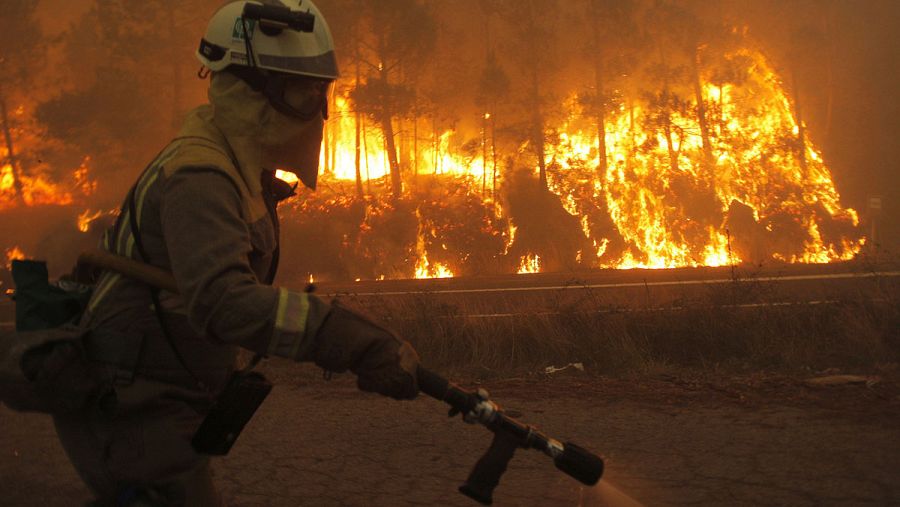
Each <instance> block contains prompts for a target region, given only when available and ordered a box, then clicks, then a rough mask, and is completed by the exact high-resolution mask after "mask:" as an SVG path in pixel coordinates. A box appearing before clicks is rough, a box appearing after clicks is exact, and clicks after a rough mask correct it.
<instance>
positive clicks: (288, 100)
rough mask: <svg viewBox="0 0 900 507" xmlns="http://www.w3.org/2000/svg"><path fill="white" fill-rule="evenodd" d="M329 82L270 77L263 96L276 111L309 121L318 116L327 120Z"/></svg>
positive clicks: (304, 78) (301, 78) (288, 76)
mask: <svg viewBox="0 0 900 507" xmlns="http://www.w3.org/2000/svg"><path fill="white" fill-rule="evenodd" d="M330 86H331V81H326V80H323V79H314V78H308V77H300V76H290V75H284V74H281V75H271V76H270V77H269V79H268V83H267V84H266V90H265V94H266V97H267V98H268V99H269V102H270V103H271V104H272V107H274V108H275V110H276V111H278V112H279V113H282V114H284V115H287V116H291V117H293V118H298V119H300V120H303V121H309V120H312V119H314V118H316V117H317V116H318V115H319V114H321V115H322V119H323V120H327V119H328V92H329V88H330Z"/></svg>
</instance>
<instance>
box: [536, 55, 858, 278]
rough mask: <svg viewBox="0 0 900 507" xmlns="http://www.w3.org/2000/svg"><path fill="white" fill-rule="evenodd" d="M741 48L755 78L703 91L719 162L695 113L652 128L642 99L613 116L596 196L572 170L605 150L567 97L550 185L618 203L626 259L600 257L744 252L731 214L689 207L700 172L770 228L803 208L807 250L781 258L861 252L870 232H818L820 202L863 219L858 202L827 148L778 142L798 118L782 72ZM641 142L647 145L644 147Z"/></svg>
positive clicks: (573, 198)
mask: <svg viewBox="0 0 900 507" xmlns="http://www.w3.org/2000/svg"><path fill="white" fill-rule="evenodd" d="M734 56H742V57H747V58H749V59H751V61H752V62H753V68H752V69H751V70H752V72H751V73H750V75H751V78H750V81H749V82H748V83H747V84H745V85H744V86H743V87H742V88H741V89H739V88H738V87H736V86H734V85H728V84H725V85H722V86H715V85H713V84H709V83H706V84H705V85H704V86H703V90H704V97H705V98H706V100H707V101H710V102H713V103H715V104H716V110H715V113H716V114H717V115H718V117H717V118H714V119H712V123H714V124H715V125H714V127H713V128H714V129H715V131H714V132H713V134H712V135H710V140H711V144H712V146H711V152H712V153H713V154H714V160H712V161H711V163H712V167H711V168H705V167H704V156H703V141H702V137H701V135H700V132H701V129H700V125H699V123H698V120H697V118H696V117H694V116H693V115H682V114H681V113H679V112H674V111H673V112H671V116H670V118H671V123H672V124H673V125H676V126H678V130H679V131H680V132H681V134H680V135H679V136H667V135H665V134H664V133H663V132H662V131H661V130H660V129H653V128H649V129H648V128H647V124H648V123H649V122H648V121H646V118H649V117H650V116H651V115H650V113H649V112H648V111H644V110H643V109H642V108H641V107H640V106H637V105H633V106H632V107H631V108H627V106H626V105H623V106H622V107H621V108H619V109H618V110H617V111H614V112H613V114H612V115H611V116H612V117H611V118H608V124H607V129H606V130H607V132H606V137H605V140H606V145H607V149H608V153H607V159H608V167H607V170H606V172H605V174H602V175H600V176H601V177H600V178H596V179H595V181H594V188H593V192H592V195H590V197H589V198H588V199H584V198H583V197H580V196H577V195H575V194H574V192H572V190H571V187H572V185H571V184H568V182H567V181H566V179H567V178H569V179H571V178H572V177H575V175H574V174H573V175H570V174H567V173H570V172H572V173H577V172H579V170H580V169H583V168H585V167H589V168H593V167H598V166H599V165H600V160H599V156H598V154H597V153H598V152H597V149H596V146H597V144H596V135H595V134H594V133H593V131H589V130H587V129H579V128H577V127H576V126H575V125H576V124H577V121H578V119H579V118H580V115H581V112H580V111H579V107H578V106H577V105H575V103H576V102H577V97H576V96H572V97H570V98H569V99H568V100H567V104H568V110H569V111H570V115H569V120H568V121H567V123H566V125H564V126H563V128H562V129H560V130H561V133H560V134H559V137H558V142H557V143H554V144H552V145H551V149H550V150H549V151H548V154H547V159H546V162H547V164H548V165H551V166H553V167H555V168H557V171H556V172H552V173H551V174H550V182H549V189H550V190H551V191H552V192H554V193H556V194H557V195H558V196H559V198H560V201H561V204H562V205H563V207H564V208H565V209H566V210H567V211H568V212H569V213H570V214H572V215H575V216H579V215H581V213H582V210H583V209H585V208H586V207H587V206H586V204H589V202H594V203H597V202H599V203H601V204H602V205H605V207H606V209H608V210H609V216H610V218H611V219H612V220H613V222H614V223H615V225H616V229H617V232H618V233H619V234H620V235H621V236H622V237H623V239H624V240H625V243H626V244H627V245H628V249H627V250H626V251H624V252H623V254H622V255H621V256H620V257H619V258H617V259H608V260H606V261H601V262H600V263H599V264H600V266H603V267H616V268H620V269H627V268H638V267H640V268H672V267H680V266H699V265H705V266H721V265H725V264H729V263H736V262H740V261H741V259H740V258H739V257H738V256H737V255H736V254H735V253H734V252H733V251H731V249H730V246H729V241H728V238H727V237H726V236H727V234H726V231H725V228H724V224H722V223H713V224H705V225H704V224H698V223H696V222H694V223H691V222H692V221H693V219H692V218H691V217H689V216H685V215H686V209H685V206H686V205H687V204H686V201H688V200H689V198H684V201H685V202H681V201H680V199H679V196H678V195H677V192H678V190H677V189H676V188H675V187H676V185H677V184H678V182H679V181H689V182H691V185H692V190H695V191H698V192H703V191H707V192H712V195H713V196H714V202H715V205H716V206H717V207H718V210H719V211H720V212H721V213H722V214H723V215H726V214H727V212H728V210H729V207H730V206H731V205H732V203H740V204H742V205H745V206H749V207H750V208H751V209H752V211H753V216H754V218H755V219H756V220H757V222H758V223H759V224H765V225H767V226H768V227H769V230H770V231H771V230H772V229H771V220H773V219H774V218H773V217H776V216H778V215H787V216H791V217H794V218H793V220H794V222H796V223H799V224H802V227H803V229H804V230H805V231H806V234H807V237H806V238H805V239H801V240H800V241H802V244H803V253H802V254H799V255H797V254H794V255H790V256H784V255H782V254H777V253H776V254H774V255H773V257H774V258H776V259H783V260H788V261H789V262H807V263H825V262H831V261H835V260H849V259H851V258H853V256H854V255H856V254H857V253H858V252H859V250H860V248H861V247H862V245H863V243H864V240H856V241H852V240H844V241H842V242H841V243H840V244H839V245H829V244H826V242H825V241H824V240H823V237H822V235H821V234H820V233H819V229H818V225H817V223H816V221H815V219H814V215H813V212H812V211H811V210H812V208H813V207H814V206H815V205H821V206H822V208H824V209H825V210H826V211H827V213H828V214H830V215H831V217H833V218H835V219H838V220H843V221H845V222H847V223H852V225H853V226H854V227H855V226H857V225H858V223H859V220H858V217H857V214H856V211H855V210H853V209H850V208H843V207H842V206H841V205H840V197H839V195H838V193H837V191H836V189H835V186H834V182H833V181H832V178H831V173H830V171H829V170H828V168H827V166H826V165H825V163H824V161H823V157H822V155H821V153H820V152H819V151H818V150H817V149H816V148H815V147H814V146H813V145H812V143H810V142H809V141H808V140H807V142H806V148H805V154H804V156H805V167H803V165H804V163H803V162H801V161H799V157H796V156H790V154H789V153H785V151H786V150H780V151H781V152H779V149H778V147H779V146H782V145H784V143H785V139H786V138H787V137H788V136H787V133H790V134H791V136H796V135H797V134H798V132H799V126H798V124H797V123H796V120H795V118H794V116H793V113H792V110H791V104H790V101H789V100H788V98H787V95H786V94H785V91H784V89H783V88H782V86H781V84H780V82H779V81H778V79H777V77H776V76H775V74H774V72H773V71H772V70H771V69H770V68H769V66H768V64H767V63H766V62H765V60H764V59H763V58H762V56H761V55H759V54H756V53H754V52H752V51H750V50H742V51H739V52H737V53H736V54H735V55H732V57H734ZM634 118H642V119H644V121H642V122H641V121H634V120H633V119H634ZM670 140H671V146H670ZM635 146H640V147H643V148H642V149H639V150H636V149H635ZM672 152H675V153H676V154H677V155H676V159H677V166H676V165H675V164H673V163H672V159H671V154H672ZM535 170H537V169H536V168H535ZM581 172H583V171H581ZM585 201H589V202H588V203H586V202H585ZM584 218H585V217H584V216H583V215H582V225H583V229H584V232H585V236H586V237H587V238H590V239H591V240H592V241H593V243H594V245H595V247H596V248H598V258H602V257H603V256H604V253H605V250H606V245H607V244H606V243H604V240H605V239H607V238H604V237H595V235H594V234H593V233H592V231H591V230H590V227H589V224H588V222H587V221H586V220H585V219H584ZM698 226H701V227H698ZM689 238H690V239H689ZM704 238H705V239H704Z"/></svg>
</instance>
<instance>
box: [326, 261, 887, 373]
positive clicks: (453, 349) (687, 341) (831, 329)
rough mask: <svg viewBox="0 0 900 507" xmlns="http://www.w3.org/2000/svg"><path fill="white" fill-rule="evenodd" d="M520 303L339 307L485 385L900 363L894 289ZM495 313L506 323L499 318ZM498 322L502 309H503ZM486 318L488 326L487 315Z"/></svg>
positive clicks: (750, 289)
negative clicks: (573, 368) (785, 301)
mask: <svg viewBox="0 0 900 507" xmlns="http://www.w3.org/2000/svg"><path fill="white" fill-rule="evenodd" d="M583 299H584V300H583V301H581V302H579V303H578V304H568V305H563V304H558V305H556V306H553V305H552V304H551V308H549V309H548V308H546V307H545V308H542V309H531V310H529V309H528V308H521V307H516V302H515V301H508V302H507V301H503V300H500V301H498V300H496V299H493V300H491V301H490V302H482V303H480V304H479V303H478V302H472V301H467V300H463V299H459V300H449V301H448V300H447V299H446V298H445V299H444V300H443V302H437V301H436V298H434V297H432V296H429V295H427V294H425V295H421V296H418V297H415V298H411V299H406V300H402V301H400V300H391V299H387V298H385V299H377V300H374V301H373V300H371V299H369V300H366V301H362V300H357V301H355V300H354V299H353V298H352V297H350V298H346V299H344V302H345V303H348V304H350V305H351V306H357V307H362V308H363V309H364V310H365V311H366V312H367V313H369V314H370V315H372V316H373V317H375V318H376V319H379V320H382V321H384V322H386V323H388V325H389V326H390V327H392V328H393V329H395V330H396V331H398V332H399V333H400V334H401V335H402V336H404V337H406V338H408V339H409V340H410V341H411V342H412V343H413V344H414V345H415V346H416V348H417V350H418V351H419V353H420V355H421V356H422V357H423V361H424V362H425V363H427V364H428V365H429V366H431V367H434V368H439V369H441V370H445V371H457V372H465V373H469V374H475V375H478V376H481V377H487V376H492V375H508V374H512V373H520V372H535V371H541V370H543V368H544V367H546V366H549V365H565V364H568V363H570V362H581V363H583V364H584V365H585V368H586V370H587V371H588V372H591V373H595V374H602V375H623V374H634V373H636V374H642V373H652V372H657V371H660V370H665V369H684V368H687V369H697V370H707V371H708V370H716V371H729V372H730V371H733V372H742V371H753V370H774V371H785V372H790V371H800V370H804V371H806V370H810V369H811V370H821V369H825V368H842V369H877V368H879V367H880V366H883V365H889V364H896V363H900V283H898V281H897V280H896V278H894V279H880V280H879V279H876V280H873V281H872V282H871V283H867V284H866V286H865V287H864V290H860V292H858V293H855V294H849V295H848V294H846V292H845V293H843V294H842V295H841V297H840V298H839V299H838V298H828V299H827V300H826V301H824V302H820V303H816V304H808V303H800V304H791V305H772V304H771V302H773V301H780V299H779V294H778V293H777V290H775V289H774V288H773V287H772V286H770V285H766V284H762V283H756V282H740V283H736V284H733V285H728V284H726V285H719V286H710V287H707V288H706V290H705V291H704V292H701V293H700V295H695V296H694V297H693V298H692V299H691V300H689V301H684V302H682V304H680V305H678V306H671V305H670V306H668V307H665V308H659V307H657V308H647V307H634V306H632V307H629V308H610V307H604V306H603V305H602V304H600V303H599V298H594V297H592V296H591V295H590V294H588V296H587V297H585V298H583ZM498 308H505V309H509V313H510V314H509V315H497V313H498V310H497V309H498ZM501 311H505V310H501ZM484 314H492V315H493V316H490V317H488V316H483V315H484Z"/></svg>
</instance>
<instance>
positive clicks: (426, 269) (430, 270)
mask: <svg viewBox="0 0 900 507" xmlns="http://www.w3.org/2000/svg"><path fill="white" fill-rule="evenodd" d="M416 218H417V219H418V220H419V234H418V235H417V237H416V254H417V260H416V274H415V277H416V278H452V277H453V272H452V271H450V269H449V268H447V266H445V265H443V264H441V263H439V262H434V263H431V262H429V261H428V254H427V252H426V251H425V232H424V229H425V224H424V222H423V220H422V213H421V211H420V210H418V209H417V210H416ZM429 233H430V234H431V235H432V237H436V236H437V230H436V229H435V228H431V230H430V231H429ZM444 249H445V250H446V246H444Z"/></svg>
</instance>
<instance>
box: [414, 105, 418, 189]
mask: <svg viewBox="0 0 900 507" xmlns="http://www.w3.org/2000/svg"><path fill="white" fill-rule="evenodd" d="M413 182H414V184H418V182H419V102H418V100H417V101H416V104H415V105H414V106H413Z"/></svg>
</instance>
